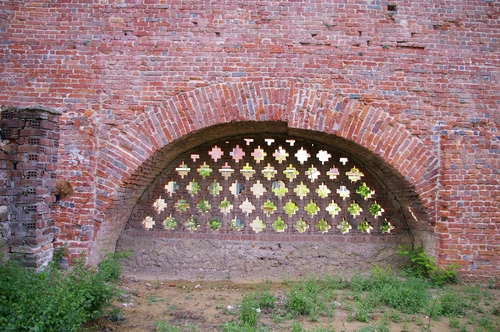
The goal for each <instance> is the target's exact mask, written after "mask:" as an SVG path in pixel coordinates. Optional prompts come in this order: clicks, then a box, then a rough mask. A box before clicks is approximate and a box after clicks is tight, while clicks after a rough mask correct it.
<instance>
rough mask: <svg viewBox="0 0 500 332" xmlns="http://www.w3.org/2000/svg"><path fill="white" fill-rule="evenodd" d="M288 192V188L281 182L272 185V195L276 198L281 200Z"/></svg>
mask: <svg viewBox="0 0 500 332" xmlns="http://www.w3.org/2000/svg"><path fill="white" fill-rule="evenodd" d="M287 192H288V188H287V187H286V186H285V183H284V182H283V181H276V182H274V183H273V193H274V194H275V195H276V196H277V197H278V198H282V197H283V196H285V194H286V193H287Z"/></svg>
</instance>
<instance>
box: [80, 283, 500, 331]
mask: <svg viewBox="0 0 500 332" xmlns="http://www.w3.org/2000/svg"><path fill="white" fill-rule="evenodd" d="M120 287H121V289H122V290H123V296H121V297H120V298H119V299H118V300H117V301H116V302H115V303H114V305H115V308H116V309H115V311H114V314H111V315H108V316H107V317H103V318H101V319H100V320H98V321H95V322H92V324H88V325H87V326H86V328H85V330H86V331H120V332H132V331H134V332H142V331H156V328H155V326H156V324H157V323H158V322H160V321H168V324H169V325H170V326H175V327H177V328H179V329H180V330H181V331H221V330H222V326H223V324H225V323H226V322H229V321H237V319H238V314H237V310H238V309H237V307H238V305H239V304H240V303H241V300H242V297H243V296H244V295H245V294H246V293H250V292H253V291H256V290H258V289H259V287H262V284H260V285H259V284H255V283H253V284H250V283H234V282H231V281H230V280H228V281H212V282H203V281H200V282H187V281H181V280H176V281H173V280H144V279H138V278H136V277H134V276H123V277H122V280H121V285H120ZM266 287H268V288H269V290H270V291H271V292H272V293H273V294H274V295H275V297H276V298H277V299H279V298H280V296H281V295H282V294H283V291H286V286H285V285H284V284H282V283H267V284H266ZM340 292H341V293H339V296H338V297H337V299H336V303H335V306H336V309H335V312H334V315H333V316H332V317H323V316H320V317H318V320H317V321H314V322H312V321H309V320H308V319H307V318H300V317H299V318H295V319H293V320H285V319H281V320H280V319H277V318H276V317H273V316H272V315H270V314H269V313H267V312H265V311H263V312H261V313H260V316H259V323H260V324H261V325H263V326H264V327H266V328H267V329H268V330H271V331H291V326H292V324H293V323H294V322H299V323H300V325H301V326H302V327H303V328H304V329H306V330H314V329H320V328H329V329H332V328H333V329H334V331H337V332H338V331H357V330H359V329H361V328H362V327H366V326H367V325H372V326H373V325H376V324H377V322H378V321H379V320H381V319H382V317H383V312H382V310H383V309H381V310H376V311H375V313H373V314H372V315H371V316H370V321H368V322H366V323H361V322H357V321H355V320H353V319H348V317H349V309H348V308H349V306H351V310H352V302H350V301H349V299H348V298H346V297H345V296H342V291H340ZM494 292H495V297H497V298H498V297H499V296H500V293H499V292H498V291H496V290H495V291H494ZM118 308H119V309H118ZM388 311H390V309H389V310H388V309H387V308H386V309H385V312H386V313H387V312H388ZM403 316H404V317H401V319H400V321H399V322H394V321H393V320H391V321H390V331H391V332H392V331H408V332H410V331H423V330H424V329H425V328H427V326H428V325H427V324H428V323H429V318H428V317H426V316H423V315H422V316H419V315H403ZM430 322H431V329H430V330H431V331H439V332H441V331H457V330H456V329H451V328H450V327H449V325H450V324H449V320H448V319H447V318H441V319H440V320H439V321H434V320H431V321H430ZM473 330H474V331H476V329H471V330H470V331H473ZM163 331H168V330H163Z"/></svg>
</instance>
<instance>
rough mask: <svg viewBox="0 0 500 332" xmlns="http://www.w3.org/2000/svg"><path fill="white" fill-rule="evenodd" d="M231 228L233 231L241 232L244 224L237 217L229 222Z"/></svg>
mask: <svg viewBox="0 0 500 332" xmlns="http://www.w3.org/2000/svg"><path fill="white" fill-rule="evenodd" d="M229 227H230V228H231V229H232V230H233V231H239V230H240V229H242V228H243V223H242V222H241V220H240V219H238V218H237V217H235V218H234V219H232V220H231V221H230V222H229Z"/></svg>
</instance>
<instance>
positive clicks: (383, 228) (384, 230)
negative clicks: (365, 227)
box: [380, 219, 394, 233]
mask: <svg viewBox="0 0 500 332" xmlns="http://www.w3.org/2000/svg"><path fill="white" fill-rule="evenodd" d="M393 229H394V226H392V225H391V223H390V222H388V221H387V219H386V220H384V222H383V223H382V225H380V231H381V232H382V233H390V232H391V231H392V230H393Z"/></svg>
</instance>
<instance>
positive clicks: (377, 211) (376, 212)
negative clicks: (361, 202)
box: [368, 202, 384, 218]
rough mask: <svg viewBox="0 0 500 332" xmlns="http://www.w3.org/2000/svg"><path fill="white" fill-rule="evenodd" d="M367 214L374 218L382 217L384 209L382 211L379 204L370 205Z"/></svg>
mask: <svg viewBox="0 0 500 332" xmlns="http://www.w3.org/2000/svg"><path fill="white" fill-rule="evenodd" d="M368 212H370V213H371V214H372V215H373V216H374V217H375V218H377V217H378V216H381V215H382V212H384V209H382V207H381V206H380V205H379V204H377V202H375V203H373V204H372V205H370V207H369V208H368Z"/></svg>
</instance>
